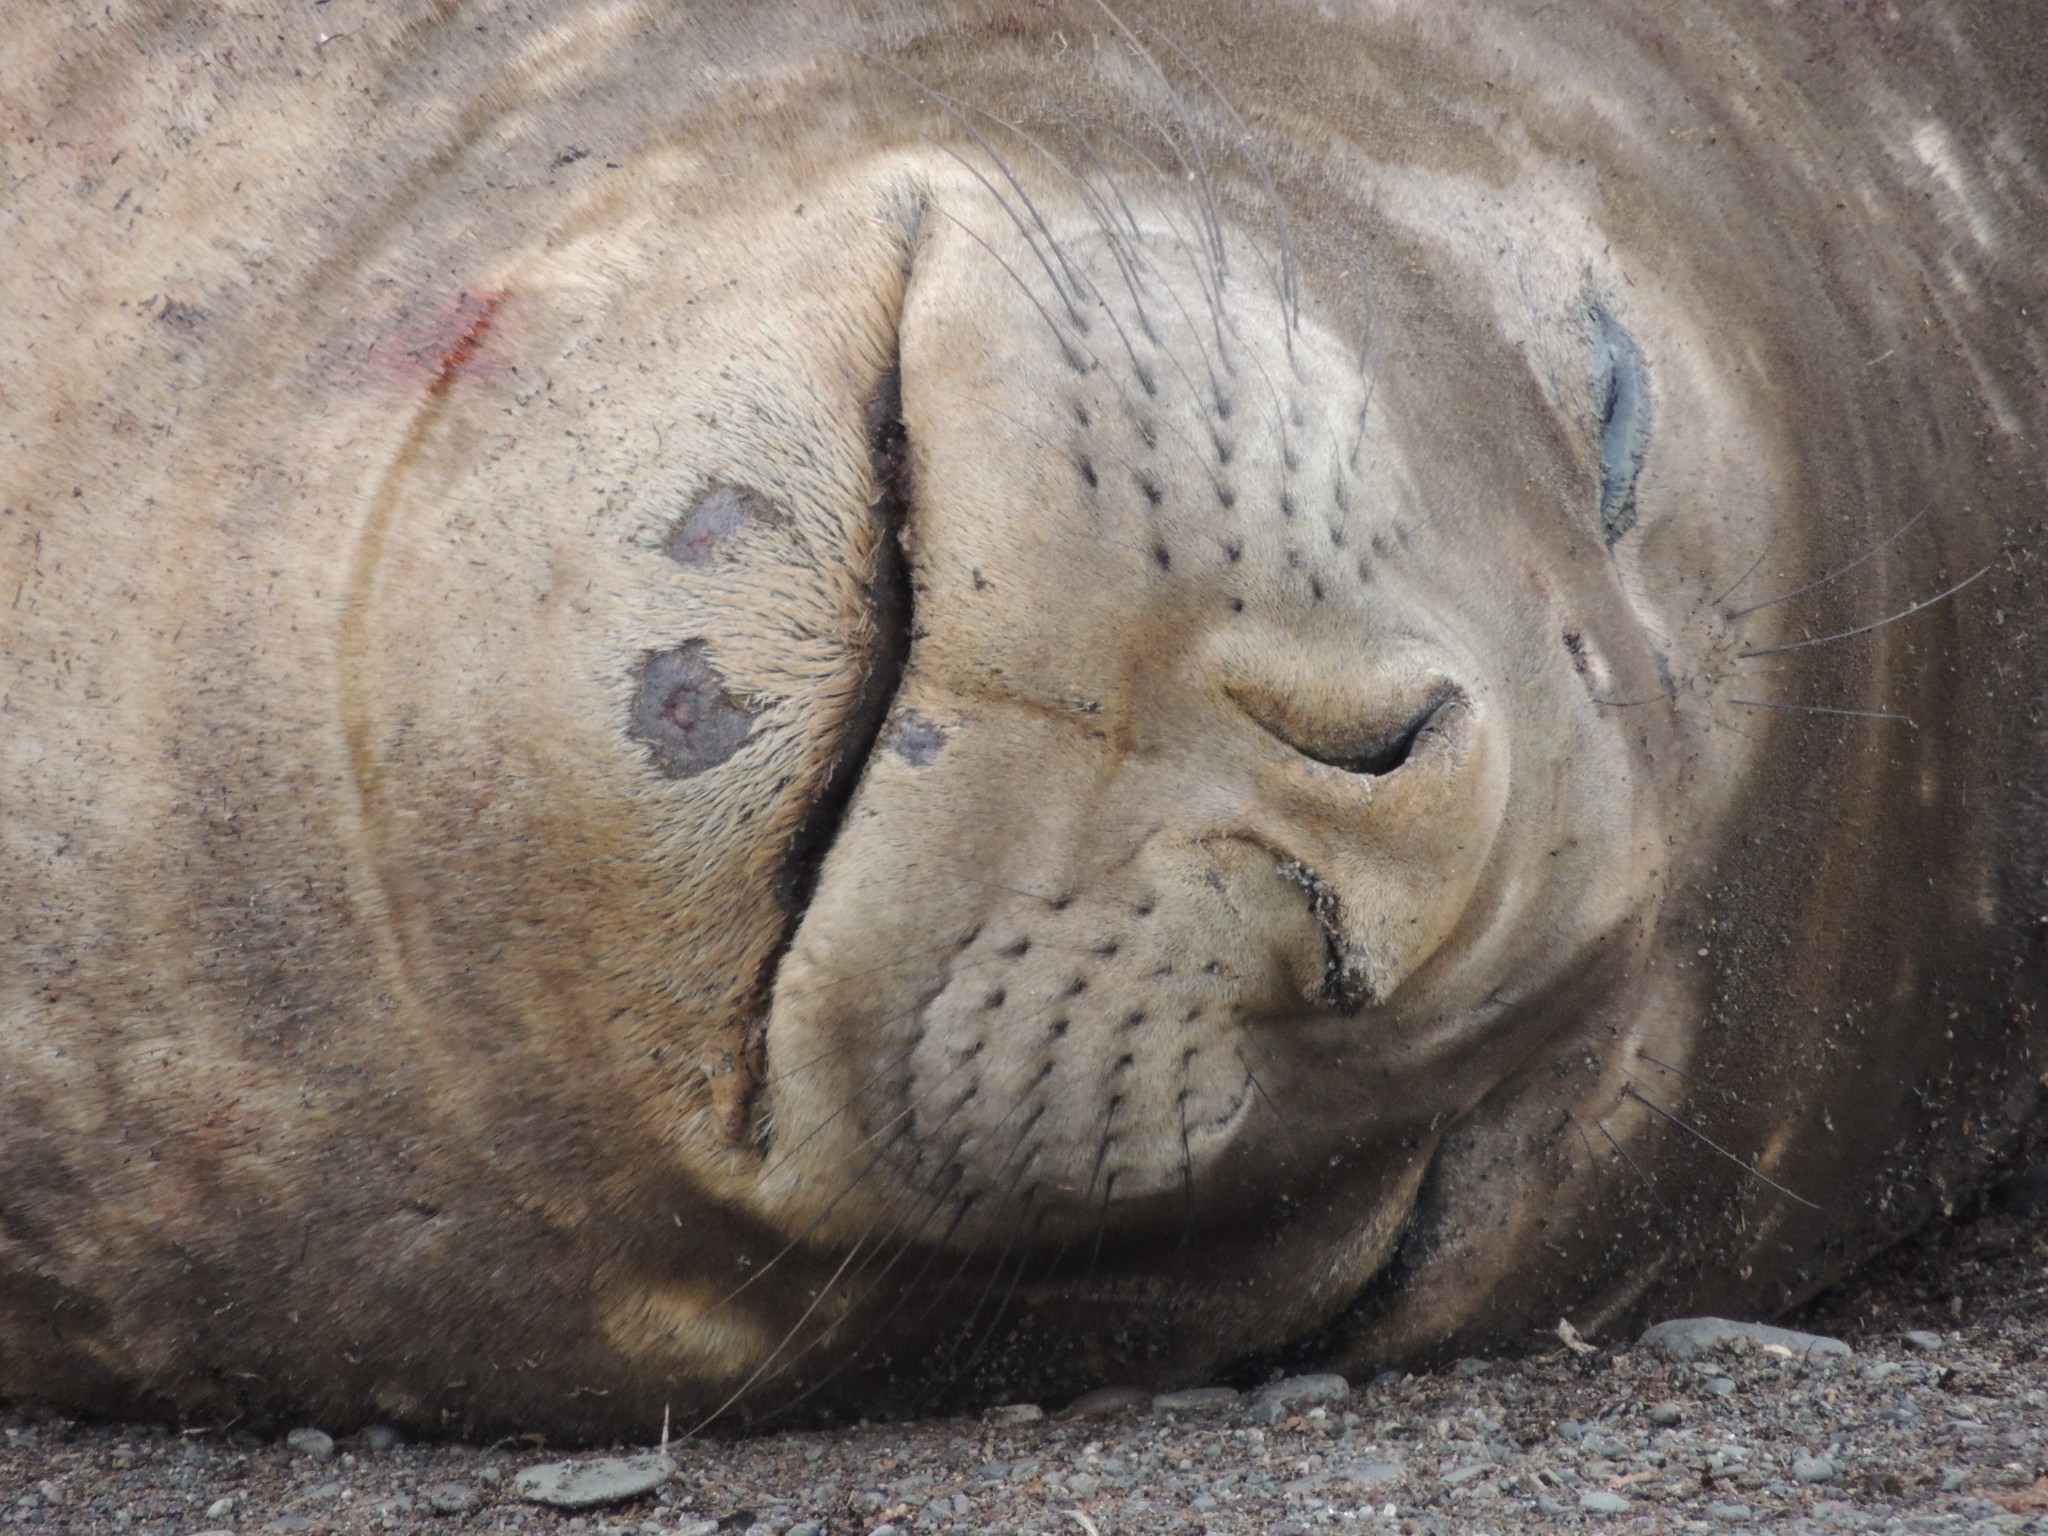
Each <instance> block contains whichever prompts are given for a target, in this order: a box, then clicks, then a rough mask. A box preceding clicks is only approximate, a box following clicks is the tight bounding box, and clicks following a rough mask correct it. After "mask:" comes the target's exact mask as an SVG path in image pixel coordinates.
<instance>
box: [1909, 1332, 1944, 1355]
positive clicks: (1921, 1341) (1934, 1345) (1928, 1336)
mask: <svg viewBox="0 0 2048 1536" xmlns="http://www.w3.org/2000/svg"><path fill="white" fill-rule="evenodd" d="M1899 1337H1900V1338H1902V1339H1904V1340H1905V1341H1906V1342H1907V1343H1908V1344H1910V1345H1912V1346H1913V1347H1914V1348H1915V1349H1919V1350H1925V1351H1927V1352H1929V1353H1932V1352H1933V1351H1935V1350H1937V1349H1939V1348H1941V1335H1940V1334H1938V1333H1930V1332H1928V1331H1927V1330H1926V1329H1925V1328H1909V1329H1907V1330H1906V1331H1905V1332H1904V1333H1902V1334H1900V1335H1899Z"/></svg>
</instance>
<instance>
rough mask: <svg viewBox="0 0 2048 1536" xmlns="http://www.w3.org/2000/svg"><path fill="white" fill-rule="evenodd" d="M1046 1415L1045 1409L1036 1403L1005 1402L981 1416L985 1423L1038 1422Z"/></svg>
mask: <svg viewBox="0 0 2048 1536" xmlns="http://www.w3.org/2000/svg"><path fill="white" fill-rule="evenodd" d="M1044 1417H1045V1410H1044V1409H1043V1408H1041V1407H1039V1406H1038V1404H1036V1403H1004V1404H1002V1405H1001V1406H1000V1407H996V1408H990V1409H988V1410H987V1411H986V1412H984V1413H983V1414H982V1416H981V1422H982V1423H984V1424H1036V1423H1037V1422H1038V1421H1039V1420H1040V1419H1042V1418H1044Z"/></svg>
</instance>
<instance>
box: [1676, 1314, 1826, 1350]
mask: <svg viewBox="0 0 2048 1536" xmlns="http://www.w3.org/2000/svg"><path fill="white" fill-rule="evenodd" d="M1731 1339H1747V1340H1748V1341H1749V1342H1750V1343H1751V1344H1753V1345H1755V1346H1756V1347H1757V1348H1759V1349H1769V1348H1771V1347H1773V1346H1776V1347H1778V1348H1780V1349H1786V1350H1790V1351H1791V1352H1792V1354H1793V1355H1795V1356H1797V1357H1799V1358H1801V1359H1812V1358H1814V1357H1816V1356H1820V1355H1849V1354H1853V1353H1854V1351H1853V1350H1851V1349H1850V1348H1849V1346H1848V1345H1846V1344H1844V1343H1843V1342H1842V1341H1841V1340H1840V1339H1829V1338H1823V1337H1822V1336H1821V1335H1819V1334H1817V1333H1800V1332H1798V1331H1797V1330H1795V1329H1791V1328H1774V1327H1772V1326H1771V1325H1770V1324H1769V1323H1736V1322H1730V1321H1729V1320H1728V1319H1727V1318H1725V1317H1681V1318H1675V1319H1673V1320H1672V1321H1670V1322H1668V1323H1658V1324H1657V1325H1656V1326H1655V1327H1652V1328H1649V1329H1646V1330H1645V1331H1644V1333H1643V1336H1642V1339H1641V1340H1640V1341H1639V1342H1640V1343H1641V1344H1642V1346H1643V1347H1644V1348H1645V1349H1654V1350H1657V1351H1658V1352H1659V1353H1661V1354H1664V1355H1668V1356H1669V1357H1670V1358H1671V1359H1673V1360H1691V1359H1694V1358H1695V1357H1697V1356H1698V1355H1700V1354H1703V1353H1704V1352H1705V1351H1707V1350H1709V1349H1712V1348H1713V1347H1714V1346H1715V1345H1717V1344H1724V1343H1726V1342H1728V1341H1729V1340H1731Z"/></svg>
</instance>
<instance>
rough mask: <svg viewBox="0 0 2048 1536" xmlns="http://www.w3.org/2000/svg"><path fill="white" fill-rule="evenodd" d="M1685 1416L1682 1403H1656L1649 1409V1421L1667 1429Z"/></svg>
mask: <svg viewBox="0 0 2048 1536" xmlns="http://www.w3.org/2000/svg"><path fill="white" fill-rule="evenodd" d="M1684 1417H1685V1405H1684V1404H1683V1403H1658V1404H1657V1405H1656V1406H1655V1407H1653V1408H1652V1409H1651V1410H1650V1422H1651V1423H1652V1424H1655V1425H1657V1426H1659V1427H1660V1428H1664V1429H1668V1428H1670V1427H1671V1426H1672V1425H1673V1424H1676V1423H1678V1422H1679V1421H1680V1420H1681V1419H1683V1418H1684Z"/></svg>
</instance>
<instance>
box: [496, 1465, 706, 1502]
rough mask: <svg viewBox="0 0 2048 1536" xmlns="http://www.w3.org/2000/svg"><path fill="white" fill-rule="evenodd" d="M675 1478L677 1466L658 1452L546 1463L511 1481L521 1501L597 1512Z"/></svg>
mask: <svg viewBox="0 0 2048 1536" xmlns="http://www.w3.org/2000/svg"><path fill="white" fill-rule="evenodd" d="M675 1475H676V1464H675V1463H674V1462H672V1461H670V1460H669V1459H668V1457H666V1456H664V1455H662V1454H661V1453H660V1452H659V1451H648V1452H646V1453H645V1454H643V1455H639V1456H600V1457H597V1458H596V1459H594V1460H591V1461H547V1462H542V1463H541V1464H540V1465H539V1466H535V1467H527V1468H525V1469H524V1470H523V1471H521V1472H520V1474H519V1475H518V1476H517V1477H515V1478H513V1479H512V1489H513V1491H514V1492H515V1493H517V1494H518V1495H519V1497H521V1498H522V1499H527V1500H530V1501H531V1502H533V1503H535V1504H546V1505H549V1506H551V1507H553V1508H555V1509H597V1508H600V1507H602V1506H603V1505H606V1504H621V1503H624V1502H625V1501H626V1500H627V1499H637V1498H639V1497H641V1496H642V1495H643V1494H649V1493H652V1492H654V1490H655V1489H657V1488H659V1487H660V1486H661V1485H662V1484H663V1483H665V1482H667V1481H668V1480H669V1479H670V1478H672V1477H674V1476H675Z"/></svg>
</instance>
